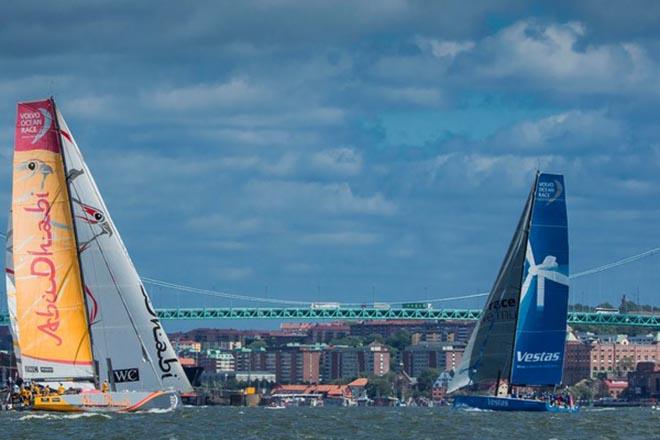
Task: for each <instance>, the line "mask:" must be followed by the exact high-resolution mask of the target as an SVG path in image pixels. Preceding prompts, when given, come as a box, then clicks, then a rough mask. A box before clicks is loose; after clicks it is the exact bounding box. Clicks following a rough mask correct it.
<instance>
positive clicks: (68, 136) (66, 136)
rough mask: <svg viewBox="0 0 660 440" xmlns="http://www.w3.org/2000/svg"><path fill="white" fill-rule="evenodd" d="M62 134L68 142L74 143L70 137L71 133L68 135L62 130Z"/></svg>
mask: <svg viewBox="0 0 660 440" xmlns="http://www.w3.org/2000/svg"><path fill="white" fill-rule="evenodd" d="M60 133H62V136H64V137H65V138H67V140H68V141H69V142H71V143H73V139H71V135H70V134H69V133H67V132H66V131H64V130H60Z"/></svg>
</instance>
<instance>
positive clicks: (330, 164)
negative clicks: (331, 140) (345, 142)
mask: <svg viewBox="0 0 660 440" xmlns="http://www.w3.org/2000/svg"><path fill="white" fill-rule="evenodd" d="M310 162H311V165H312V166H313V167H314V168H316V169H318V170H319V171H321V172H325V173H330V174H339V175H356V174H359V173H360V171H361V170H362V155H361V154H360V153H359V152H357V151H356V150H355V149H353V148H347V147H342V148H333V149H328V150H322V151H319V152H317V153H314V154H312V156H311V158H310Z"/></svg>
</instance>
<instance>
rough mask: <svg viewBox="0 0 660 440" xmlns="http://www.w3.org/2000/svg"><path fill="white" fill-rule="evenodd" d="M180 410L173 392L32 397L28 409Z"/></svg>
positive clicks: (179, 402) (176, 396) (74, 410)
mask: <svg viewBox="0 0 660 440" xmlns="http://www.w3.org/2000/svg"><path fill="white" fill-rule="evenodd" d="M179 406H181V399H180V398H179V395H178V393H177V392H176V391H155V392H144V391H117V392H107V393H101V392H91V393H88V392H85V393H80V394H64V395H54V396H48V397H36V398H35V399H34V404H33V405H32V409H33V410H36V411H57V412H135V411H150V410H161V411H167V410H172V409H176V408H178V407H179Z"/></svg>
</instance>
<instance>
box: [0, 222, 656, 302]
mask: <svg viewBox="0 0 660 440" xmlns="http://www.w3.org/2000/svg"><path fill="white" fill-rule="evenodd" d="M0 238H3V239H6V238H7V235H6V234H4V233H2V232H0ZM658 253H660V247H656V248H653V249H649V250H647V251H645V252H641V253H639V254H636V255H632V256H630V257H626V258H623V259H621V260H617V261H614V262H612V263H608V264H604V265H602V266H598V267H594V268H591V269H588V270H585V271H582V272H578V273H574V274H571V275H570V276H569V279H571V280H574V279H577V278H582V277H584V276H587V275H593V274H596V273H600V272H605V271H607V270H610V269H614V268H615V267H619V266H623V265H625V264H629V263H633V262H635V261H638V260H641V259H643V258H646V257H650V256H652V255H655V254H658ZM142 281H143V282H145V283H148V284H153V285H156V286H161V287H166V288H170V289H174V290H181V291H184V292H190V293H196V294H200V295H209V296H216V297H219V298H227V299H237V300H244V301H249V302H263V303H268V304H288V305H309V304H311V302H310V301H292V300H283V299H274V298H261V297H256V296H247V295H238V294H232V293H226V292H217V291H213V290H208V289H199V288H196V287H190V286H185V285H181V284H175V283H170V282H168V281H163V280H158V279H155V278H147V277H142ZM487 295H488V292H485V293H477V294H473V295H464V296H457V297H449V298H435V299H431V300H420V301H413V300H406V301H394V302H389V303H385V304H403V303H407V302H426V303H436V302H443V301H455V300H462V299H469V298H478V297H481V296H487ZM339 304H340V305H361V304H362V303H339Z"/></svg>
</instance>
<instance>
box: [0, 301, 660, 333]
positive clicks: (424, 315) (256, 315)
mask: <svg viewBox="0 0 660 440" xmlns="http://www.w3.org/2000/svg"><path fill="white" fill-rule="evenodd" d="M157 313H158V316H159V317H160V319H163V320H204V319H208V320H215V319H280V320H287V319H296V320H297V319H302V320H321V319H331V320H383V319H397V320H436V319H437V320H444V321H447V320H462V321H474V320H477V319H479V316H480V315H481V310H474V309H431V310H412V309H390V310H383V309H368V308H339V309H331V310H319V309H312V308H229V307H227V308H193V309H183V308H169V309H166V308H165V309H157ZM568 322H569V324H585V325H602V326H608V325H627V326H635V327H649V328H654V329H659V330H660V315H644V314H621V313H612V314H603V313H582V312H570V313H569V314H568ZM8 324H9V317H8V316H7V314H6V313H2V314H0V325H8Z"/></svg>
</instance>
